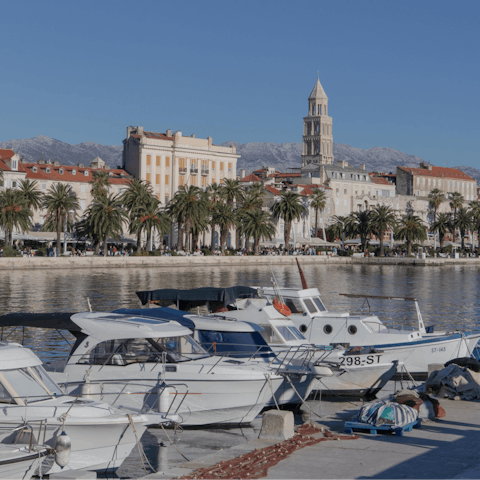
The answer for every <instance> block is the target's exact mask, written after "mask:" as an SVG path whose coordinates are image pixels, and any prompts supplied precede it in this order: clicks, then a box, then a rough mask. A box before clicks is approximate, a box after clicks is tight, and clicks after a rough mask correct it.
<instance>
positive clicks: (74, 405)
mask: <svg viewBox="0 0 480 480" xmlns="http://www.w3.org/2000/svg"><path fill="white" fill-rule="evenodd" d="M0 403H1V404H2V408H1V409H0V445H12V444H17V445H21V444H25V443H26V444H28V445H30V444H32V443H33V444H37V443H38V442H41V443H42V444H45V445H47V446H49V447H51V448H56V447H58V442H59V438H60V437H62V433H63V432H66V433H67V435H68V437H69V438H70V440H71V454H70V455H69V458H67V459H66V460H65V459H64V460H65V462H64V465H63V467H64V468H65V469H67V470H68V469H82V468H88V469H90V470H105V469H108V470H115V469H116V468H118V467H119V466H120V465H121V464H122V462H123V460H124V459H125V458H126V457H127V456H128V455H129V454H130V452H131V451H132V449H133V447H135V446H136V443H137V438H138V440H139V439H140V437H141V436H142V434H143V432H144V431H145V430H146V428H147V425H149V424H153V423H159V422H165V421H167V419H165V418H164V417H162V416H161V415H158V414H157V415H139V414H136V413H135V412H128V411H121V410H119V409H115V408H113V407H111V406H110V405H107V404H106V403H104V402H98V401H94V400H87V399H78V398H76V397H73V396H68V395H64V394H63V392H62V391H61V390H60V388H59V387H58V385H57V384H56V383H55V382H54V381H53V380H52V378H51V377H50V376H49V375H48V374H47V372H46V371H45V370H44V368H43V367H42V362H41V361H40V359H39V358H38V357H37V356H36V355H35V354H34V353H33V352H32V351H30V350H28V349H26V348H23V347H22V346H21V345H19V344H16V343H6V342H2V343H0ZM23 427H25V429H27V427H28V430H24V429H23ZM20 453H22V452H21V451H19V454H20ZM37 456H38V453H37ZM0 465H1V462H0ZM0 468H1V467H0ZM60 468H61V467H60V466H59V465H57V464H55V463H54V462H53V458H52V455H48V456H47V457H45V458H44V459H43V460H42V462H41V465H39V466H38V467H37V470H38V471H41V472H42V473H44V474H45V473H52V472H55V471H59V470H60ZM0 471H1V470H0ZM32 475H33V472H32ZM2 478H5V477H2Z"/></svg>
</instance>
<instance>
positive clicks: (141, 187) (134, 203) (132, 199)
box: [121, 179, 153, 252]
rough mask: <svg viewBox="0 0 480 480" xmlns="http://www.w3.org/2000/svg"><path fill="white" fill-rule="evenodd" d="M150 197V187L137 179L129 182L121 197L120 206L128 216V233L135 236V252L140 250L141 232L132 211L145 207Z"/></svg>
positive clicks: (151, 190)
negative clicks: (121, 205)
mask: <svg viewBox="0 0 480 480" xmlns="http://www.w3.org/2000/svg"><path fill="white" fill-rule="evenodd" d="M151 197H153V189H152V185H151V184H150V183H149V182H146V181H144V180H137V179H133V180H130V181H129V183H128V187H127V189H126V190H125V191H124V192H123V193H122V196H121V200H122V204H123V206H124V208H125V209H126V210H127V211H128V212H129V214H130V226H129V233H135V234H137V252H139V251H140V250H141V248H142V244H141V238H142V232H141V231H140V230H138V229H137V227H138V226H139V224H138V222H136V220H137V217H136V214H135V213H134V211H137V209H138V207H139V206H141V205H145V204H146V203H147V202H148V201H149V199H150V198H151Z"/></svg>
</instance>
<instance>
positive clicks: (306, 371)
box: [113, 307, 333, 406]
mask: <svg viewBox="0 0 480 480" xmlns="http://www.w3.org/2000/svg"><path fill="white" fill-rule="evenodd" d="M113 313H121V314H127V315H143V316H145V315H147V316H148V317H152V318H158V319H160V320H162V319H163V320H175V321H177V322H178V323H180V324H181V325H183V326H185V327H187V328H189V329H191V330H192V331H193V337H194V338H195V340H196V341H197V342H198V343H199V344H200V345H202V347H204V348H205V350H207V351H208V352H209V353H211V354H212V355H218V356H225V357H228V358H235V359H242V360H243V361H246V362H248V363H260V364H265V363H267V364H268V365H270V366H271V367H272V369H274V370H275V372H276V373H277V374H279V375H282V376H284V378H285V380H284V381H283V383H282V385H281V387H280V388H279V389H278V390H277V391H276V392H275V398H271V399H270V400H269V401H268V402H267V406H273V405H275V404H278V405H285V404H290V403H300V402H301V401H302V400H303V399H305V398H307V397H308V396H309V395H310V393H311V391H312V388H313V387H314V386H315V375H316V373H318V372H315V371H314V370H313V369H312V368H311V365H310V364H309V362H308V361H305V358H304V359H303V361H302V362H299V363H298V364H296V365H294V364H291V363H289V362H286V361H284V359H281V358H278V354H276V353H274V352H273V351H272V349H271V348H270V347H269V345H268V344H267V343H266V342H265V340H264V338H263V337H262V334H261V333H262V331H263V328H262V327H261V326H259V325H256V324H254V323H251V322H242V321H238V320H236V319H234V318H228V317H224V316H215V315H213V316H212V315H192V314H188V313H186V312H182V311H180V310H174V309H172V308H166V307H160V308H149V309H133V310H131V309H121V310H115V311H114V312H113ZM325 370H326V374H328V375H333V373H332V371H331V370H330V369H329V368H328V367H325Z"/></svg>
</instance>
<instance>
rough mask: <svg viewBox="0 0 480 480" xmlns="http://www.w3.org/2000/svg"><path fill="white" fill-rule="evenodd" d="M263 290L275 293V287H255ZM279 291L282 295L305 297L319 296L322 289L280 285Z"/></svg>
mask: <svg viewBox="0 0 480 480" xmlns="http://www.w3.org/2000/svg"><path fill="white" fill-rule="evenodd" d="M253 288H257V289H259V290H263V292H264V293H265V294H266V295H275V291H274V289H273V287H253ZM278 293H279V294H280V295H281V296H282V297H293V298H304V297H319V296H320V291H319V290H318V288H306V289H305V290H302V289H298V288H286V287H279V288H278Z"/></svg>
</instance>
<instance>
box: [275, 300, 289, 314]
mask: <svg viewBox="0 0 480 480" xmlns="http://www.w3.org/2000/svg"><path fill="white" fill-rule="evenodd" d="M273 306H274V307H275V310H276V311H277V312H279V313H281V314H282V315H283V316H284V317H289V316H290V315H291V314H292V311H291V310H290V309H289V308H288V307H287V306H286V305H285V304H284V303H283V302H281V301H280V300H277V299H275V300H274V301H273Z"/></svg>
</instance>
